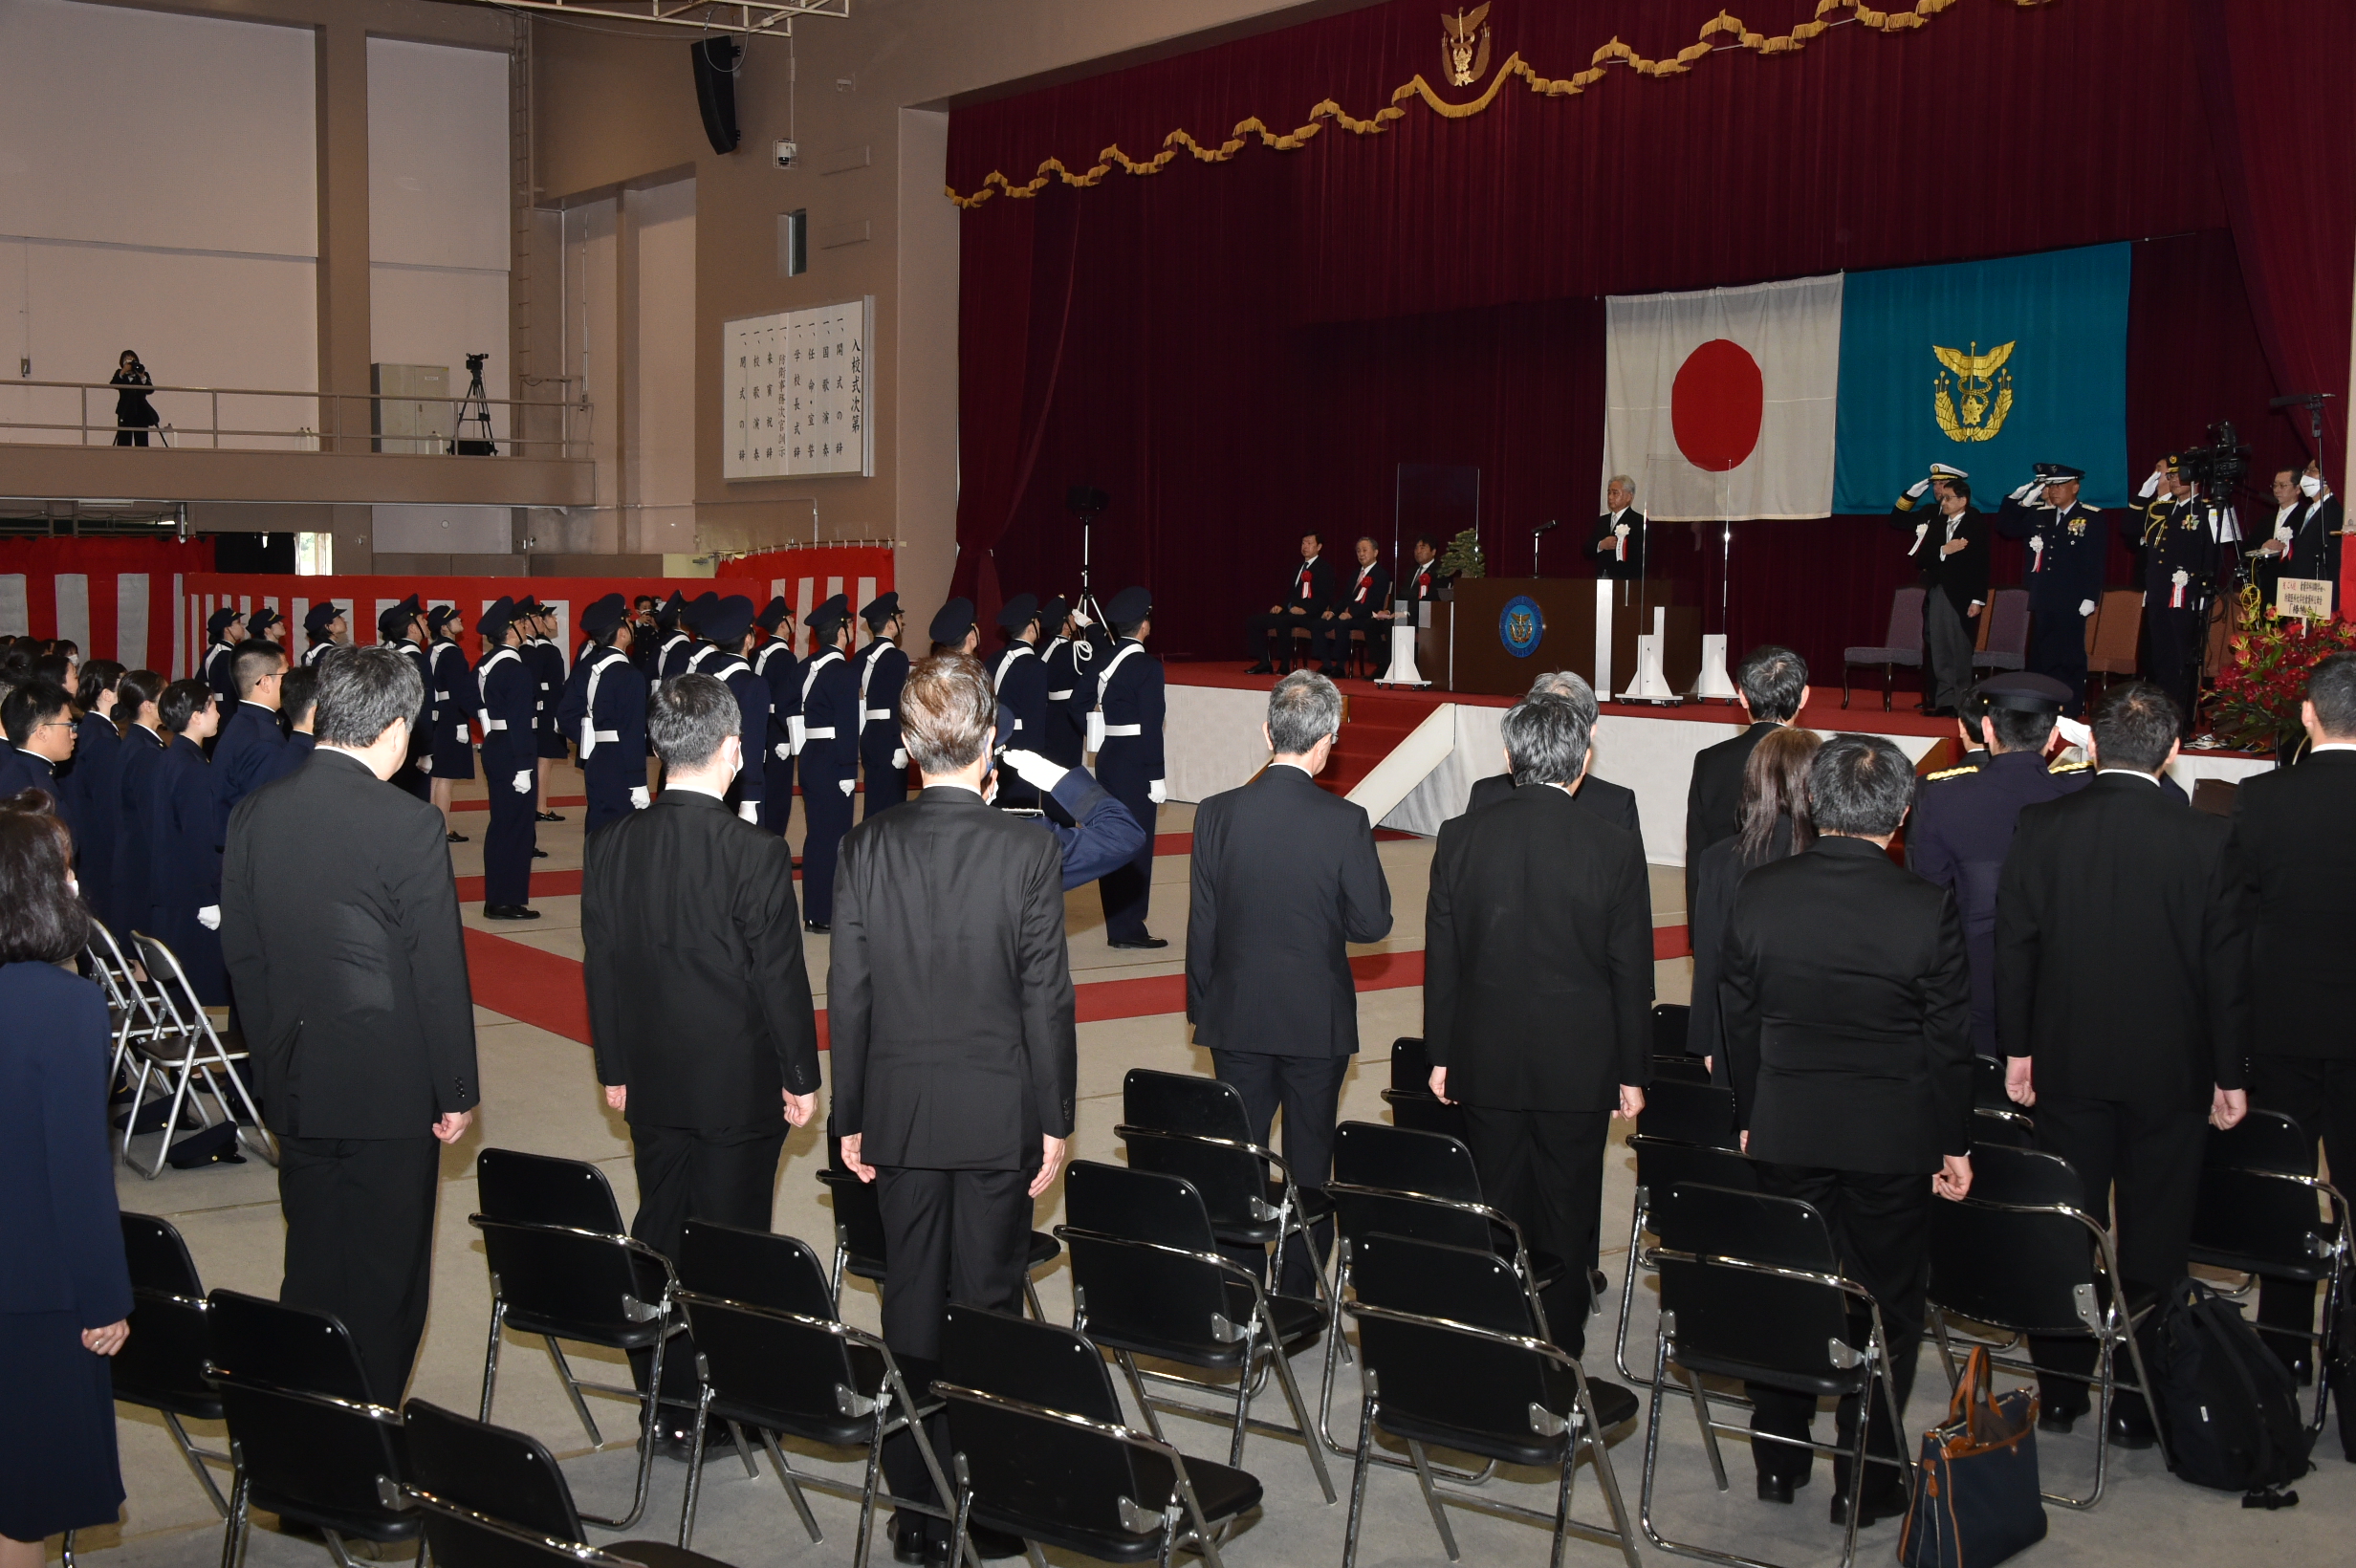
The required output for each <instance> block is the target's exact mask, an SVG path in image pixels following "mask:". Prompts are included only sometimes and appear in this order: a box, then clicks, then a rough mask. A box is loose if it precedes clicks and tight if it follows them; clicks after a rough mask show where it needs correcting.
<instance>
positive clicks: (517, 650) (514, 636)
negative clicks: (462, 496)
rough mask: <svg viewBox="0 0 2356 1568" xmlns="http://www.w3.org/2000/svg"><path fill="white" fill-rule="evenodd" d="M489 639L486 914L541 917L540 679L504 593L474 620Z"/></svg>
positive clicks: (484, 677)
mask: <svg viewBox="0 0 2356 1568" xmlns="http://www.w3.org/2000/svg"><path fill="white" fill-rule="evenodd" d="M475 631H476V632H477V633H478V634H479V635H480V636H481V637H482V639H483V641H484V642H488V643H491V644H492V647H491V652H489V653H488V654H485V655H484V656H483V663H482V667H481V668H479V669H477V670H476V671H475V676H476V679H477V680H478V681H479V682H480V683H481V685H482V688H483V709H482V712H481V713H480V714H478V715H477V717H478V718H479V720H480V721H481V723H482V726H483V779H484V782H485V784H486V786H487V787H488V788H489V790H490V792H491V828H490V831H488V832H486V833H485V834H484V835H483V914H484V916H485V918H487V919H490V920H537V919H539V918H540V912H539V911H538V910H537V909H534V908H532V907H531V906H530V902H529V901H530V900H531V897H532V852H533V850H534V848H536V847H537V846H536V845H535V844H534V837H535V833H536V830H535V829H534V826H533V807H534V804H535V803H536V802H537V800H538V799H539V790H538V788H537V786H538V783H539V779H538V762H539V758H538V757H537V756H536V755H534V751H535V748H534V744H533V738H532V719H533V710H534V703H535V701H536V699H537V696H538V688H539V682H538V680H537V679H536V678H535V677H534V673H533V669H532V666H531V665H529V664H525V663H524V657H523V653H522V650H521V644H522V642H523V639H524V629H523V624H522V622H521V621H518V620H517V619H516V608H515V601H514V600H513V599H509V598H507V597H506V596H505V595H501V596H500V597H499V598H498V599H494V600H492V601H491V608H489V609H487V610H485V611H484V612H483V619H482V621H480V622H478V623H477V624H476V626H475Z"/></svg>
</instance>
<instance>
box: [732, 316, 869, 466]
mask: <svg viewBox="0 0 2356 1568" xmlns="http://www.w3.org/2000/svg"><path fill="white" fill-rule="evenodd" d="M874 319H875V296H874V295H873V294H869V295H867V296H865V297H863V298H860V299H853V300H846V301H844V302H843V303H841V304H839V305H819V306H815V307H813V308H812V309H809V310H801V311H779V312H777V313H776V314H774V315H772V316H741V317H739V318H737V319H735V320H733V321H729V322H727V323H725V324H724V325H723V326H722V328H721V344H720V346H721V352H722V364H723V367H724V369H723V374H724V375H725V377H726V378H727V380H726V381H725V383H724V385H723V389H722V395H723V396H724V397H725V398H726V399H727V401H728V405H729V418H728V425H727V437H726V439H727V446H726V449H725V450H724V451H723V452H722V454H721V464H720V471H721V475H722V477H724V478H728V479H773V478H777V477H780V476H784V475H792V474H823V473H847V474H859V475H861V476H862V477H864V478H873V477H874V476H875V428H874V422H873V421H872V420H871V419H870V418H869V417H868V416H869V411H870V400H869V397H868V368H867V367H868V357H867V343H868V334H869V329H870V327H871V326H872V324H873V322H874Z"/></svg>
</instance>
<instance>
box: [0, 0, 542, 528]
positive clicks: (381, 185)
mask: <svg viewBox="0 0 2356 1568" xmlns="http://www.w3.org/2000/svg"><path fill="white" fill-rule="evenodd" d="M6 3H8V0H0V4H6ZM507 81H508V62H507V56H506V55H505V54H498V53H495V52H492V51H490V50H482V49H454V48H449V47H447V46H445V45H441V44H415V43H404V42H403V41H401V40H399V39H394V38H371V39H369V40H368V254H369V268H368V289H369V328H370V342H371V345H372V348H371V356H372V358H373V359H375V361H376V362H377V363H380V364H427V365H447V367H448V368H449V372H450V393H451V395H452V396H456V395H458V394H459V393H460V392H462V391H464V390H465V387H466V384H467V369H466V364H467V356H468V355H469V353H480V352H483V351H485V350H489V351H490V353H491V361H490V363H488V364H487V365H486V366H485V367H484V370H483V379H484V382H485V385H486V389H487V390H488V391H489V392H490V394H491V397H492V398H493V399H504V398H506V397H508V396H510V392H509V387H510V384H511V383H510V377H509V372H510V369H511V367H510V366H509V364H508V362H507V359H508V327H507V320H508V264H509V251H508V222H509V200H508V188H507V181H508V157H507V151H508V85H507ZM491 428H492V429H493V431H494V432H495V433H496V434H498V435H499V436H501V437H502V438H504V437H505V436H506V434H507V432H508V418H507V410H505V409H504V408H498V409H494V410H493V411H492V415H491ZM380 548H382V549H393V548H396V547H394V546H390V545H381V546H380ZM503 548H504V547H503Z"/></svg>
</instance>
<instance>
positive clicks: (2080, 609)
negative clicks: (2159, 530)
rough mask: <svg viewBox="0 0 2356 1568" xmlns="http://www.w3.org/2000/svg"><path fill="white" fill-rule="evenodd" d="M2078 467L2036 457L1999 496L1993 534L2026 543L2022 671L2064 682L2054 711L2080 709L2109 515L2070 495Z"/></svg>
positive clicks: (2076, 713) (2074, 713) (2080, 713)
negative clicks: (2063, 697)
mask: <svg viewBox="0 0 2356 1568" xmlns="http://www.w3.org/2000/svg"><path fill="white" fill-rule="evenodd" d="M2085 476H2086V475H2085V470H2084V469H2083V468H2071V467H2070V466H2069V465H2068V464H2066V463H2040V464H2038V465H2037V477H2036V478H2035V479H2032V480H2030V481H2029V482H2028V483H2027V484H2025V485H2023V486H2021V487H2020V488H2019V489H2018V490H2015V491H2013V492H2012V494H2010V495H2008V496H2006V497H2005V498H2004V504H2003V505H2002V506H2000V507H1998V508H1997V509H1996V532H1997V533H1999V534H2003V535H2004V536H2005V537H2006V538H2008V539H2026V540H2028V541H2029V559H2028V564H2027V565H2026V566H2025V567H2024V568H2023V571H2024V572H2026V574H2027V577H2028V587H2029V672H2030V673H2031V674H2033V675H2045V676H2050V677H2052V678H2053V679H2054V680H2057V681H2059V682H2061V683H2062V685H2063V686H2068V687H2069V688H2070V700H2069V702H2068V704H2067V705H2066V706H2065V707H2064V708H2062V711H2063V712H2064V713H2065V714H2067V715H2068V716H2069V717H2071V718H2073V719H2077V718H2083V717H2084V716H2085V711H2086V618H2087V617H2088V616H2090V615H2092V614H2094V612H2095V610H2096V609H2097V608H2098V607H2099V606H2100V604H2101V603H2102V599H2103V568H2104V565H2105V561H2106V560H2107V559H2108V557H2109V552H2110V521H2109V519H2108V518H2106V517H2105V516H2104V515H2103V512H2102V509H2101V508H2099V507H2090V506H2088V505H2086V504H2085V503H2084V502H2083V501H2081V500H2079V499H2078V486H2079V482H2080V481H2081V480H2083V479H2084V478H2085Z"/></svg>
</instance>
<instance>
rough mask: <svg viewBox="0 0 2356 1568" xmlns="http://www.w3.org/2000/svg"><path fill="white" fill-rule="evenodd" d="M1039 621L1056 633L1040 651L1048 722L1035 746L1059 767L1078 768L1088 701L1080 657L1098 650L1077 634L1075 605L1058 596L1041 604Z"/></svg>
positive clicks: (1040, 731)
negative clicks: (1084, 698)
mask: <svg viewBox="0 0 2356 1568" xmlns="http://www.w3.org/2000/svg"><path fill="white" fill-rule="evenodd" d="M1039 625H1040V626H1041V628H1045V627H1048V626H1053V627H1055V628H1056V635H1055V636H1053V637H1051V638H1049V639H1048V640H1047V646H1046V647H1045V648H1044V649H1042V650H1041V651H1040V654H1039V663H1040V664H1042V665H1044V666H1045V667H1046V671H1047V723H1046V724H1045V725H1044V726H1042V727H1041V728H1040V730H1039V737H1038V739H1037V740H1036V741H1035V742H1033V743H1032V749H1033V750H1035V751H1037V752H1038V753H1039V755H1041V756H1043V757H1045V758H1046V759H1047V760H1048V761H1050V762H1052V763H1054V764H1056V766H1058V767H1059V768H1077V767H1079V766H1080V761H1081V759H1082V756H1083V753H1084V751H1085V749H1086V745H1087V733H1088V705H1087V704H1086V703H1083V702H1082V701H1081V700H1080V686H1081V684H1082V677H1081V675H1080V667H1081V666H1080V661H1081V659H1082V658H1083V657H1085V656H1087V655H1090V654H1093V653H1094V652H1095V650H1094V649H1093V648H1091V647H1089V646H1088V644H1087V642H1085V641H1084V640H1083V639H1081V638H1080V637H1079V636H1077V635H1076V634H1077V633H1078V632H1079V630H1080V628H1079V627H1078V626H1077V625H1075V624H1074V623H1073V619H1072V607H1071V606H1070V605H1068V604H1066V603H1064V602H1063V600H1061V599H1049V600H1048V601H1047V602H1046V603H1044V604H1042V605H1040V606H1039ZM1088 684H1089V685H1090V686H1094V683H1093V682H1089V683H1088Z"/></svg>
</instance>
